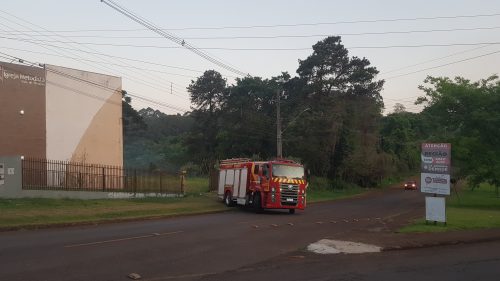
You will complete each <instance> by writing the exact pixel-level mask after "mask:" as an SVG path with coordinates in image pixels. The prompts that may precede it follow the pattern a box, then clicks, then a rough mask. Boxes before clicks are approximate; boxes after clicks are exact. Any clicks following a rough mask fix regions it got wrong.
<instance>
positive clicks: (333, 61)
mask: <svg viewBox="0 0 500 281" xmlns="http://www.w3.org/2000/svg"><path fill="white" fill-rule="evenodd" d="M377 74H378V70H377V69H376V68H375V67H374V66H371V64H370V62H369V61H368V60H367V59H366V58H358V57H350V56H349V54H348V51H347V49H346V48H345V47H344V46H343V45H342V42H341V39H340V37H328V38H326V39H324V40H322V41H320V42H318V43H317V44H315V45H314V46H313V53H312V54H311V55H310V56H309V57H307V58H306V59H304V60H299V67H298V69H297V76H295V77H292V76H291V75H290V74H289V73H281V74H279V75H277V76H275V77H272V78H270V79H264V78H261V77H252V76H247V77H244V78H238V79H236V82H235V83H234V84H232V85H229V84H228V83H227V81H226V80H225V79H224V78H223V77H222V76H221V74H220V73H218V72H217V71H214V70H208V71H206V72H205V73H204V74H203V75H202V76H200V77H199V78H198V79H196V80H195V81H192V82H191V84H190V85H189V87H188V91H189V93H190V98H191V102H192V105H193V110H192V111H191V112H189V113H187V114H186V115H184V116H180V115H165V114H163V113H161V112H159V111H156V110H153V109H151V108H147V109H142V110H140V111H138V112H135V111H134V110H133V109H132V108H131V107H130V105H129V104H128V103H129V102H130V101H129V100H126V101H125V102H124V105H125V106H124V118H125V121H126V122H124V124H125V129H124V134H125V159H126V163H127V165H130V166H142V167H145V166H150V167H151V168H156V167H158V168H161V169H166V170H171V171H174V170H177V169H180V168H183V169H188V170H189V171H190V172H192V173H197V174H206V173H208V171H209V170H210V168H211V167H213V165H214V164H215V163H216V162H217V160H218V159H224V158H231V157H251V158H254V159H269V158H272V157H274V156H275V155H276V136H277V133H276V111H277V102H278V100H279V101H280V111H281V116H282V124H283V125H282V132H283V154H284V156H285V157H289V158H290V157H291V158H294V159H299V160H300V161H301V162H302V163H304V164H305V165H306V167H307V168H308V169H309V170H310V172H311V174H312V175H316V176H320V177H326V178H329V179H330V180H332V181H336V182H338V183H341V182H344V183H351V184H356V185H360V186H374V185H377V184H380V182H381V181H382V179H384V178H386V177H388V176H393V175H398V174H403V173H416V172H418V171H419V163H420V156H419V152H420V144H421V142H424V141H434V142H451V143H452V150H453V163H454V169H453V173H454V175H453V176H454V177H456V178H468V179H470V182H471V183H472V184H473V185H477V184H479V183H481V182H485V181H487V182H489V183H491V184H493V185H495V186H499V185H500V174H499V173H500V161H499V160H498V157H496V156H497V155H499V153H500V149H499V148H498V146H496V144H497V143H498V141H497V140H498V139H499V138H500V130H499V128H500V83H499V82H498V79H497V77H496V76H493V77H490V78H488V79H486V80H483V81H479V82H471V81H468V80H466V79H464V78H456V79H454V80H452V79H449V78H433V77H429V78H428V79H427V80H426V81H424V83H425V85H423V86H421V89H422V91H423V96H422V97H420V98H419V99H418V100H417V101H416V102H417V103H422V104H424V105H425V109H424V110H423V111H422V112H420V113H410V112H407V111H406V110H405V108H404V106H402V105H397V106H396V107H395V108H394V112H393V113H391V114H388V115H386V116H383V114H382V112H383V110H384V104H383V99H382V97H381V95H380V92H381V90H382V88H383V85H384V81H383V80H377V79H376V76H377ZM278 98H279V99H278Z"/></svg>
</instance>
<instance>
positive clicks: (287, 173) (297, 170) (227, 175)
mask: <svg viewBox="0 0 500 281" xmlns="http://www.w3.org/2000/svg"><path fill="white" fill-rule="evenodd" d="M306 189H307V182H306V179H305V177H304V167H303V166H302V165H300V164H299V163H296V162H294V161H291V160H286V159H276V160H272V161H251V160H250V159H246V158H235V159H227V160H222V161H221V162H220V171H219V185H218V195H219V198H220V199H223V201H224V203H225V204H226V205H227V206H228V207H229V206H234V205H235V204H238V205H243V206H252V207H253V208H254V209H255V211H257V212H260V211H261V210H263V209H288V211H289V212H290V213H291V214H293V213H295V210H296V209H299V210H304V208H305V207H306Z"/></svg>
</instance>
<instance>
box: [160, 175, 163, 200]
mask: <svg viewBox="0 0 500 281" xmlns="http://www.w3.org/2000/svg"><path fill="white" fill-rule="evenodd" d="M161 174H162V172H161V171H160V194H161V193H163V187H162V182H161Z"/></svg>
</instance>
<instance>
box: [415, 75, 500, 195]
mask: <svg viewBox="0 0 500 281" xmlns="http://www.w3.org/2000/svg"><path fill="white" fill-rule="evenodd" d="M425 82H426V83H427V84H428V86H420V89H421V90H423V91H424V92H425V96H422V97H420V98H419V99H418V103H422V104H424V105H425V106H426V107H425V109H424V111H423V112H422V114H424V115H425V117H426V118H428V120H430V121H429V122H432V123H433V124H434V128H435V130H434V132H433V133H434V136H435V137H434V139H437V140H442V141H449V142H451V143H452V159H453V163H454V166H455V169H454V171H455V173H456V174H455V176H456V177H459V178H467V180H468V182H469V183H470V184H471V185H472V186H473V187H475V186H478V185H479V184H480V183H483V182H488V183H490V184H492V185H494V186H496V188H497V190H498V187H499V186H500V157H498V156H499V155H500V146H499V145H498V140H499V139H500V130H499V129H498V128H500V81H499V79H498V76H491V77H489V78H487V79H484V80H480V81H477V82H471V81H470V80H467V79H464V78H461V77H456V78H455V79H454V80H452V79H450V78H436V77H428V78H427V79H426V80H425ZM456 168H458V169H456Z"/></svg>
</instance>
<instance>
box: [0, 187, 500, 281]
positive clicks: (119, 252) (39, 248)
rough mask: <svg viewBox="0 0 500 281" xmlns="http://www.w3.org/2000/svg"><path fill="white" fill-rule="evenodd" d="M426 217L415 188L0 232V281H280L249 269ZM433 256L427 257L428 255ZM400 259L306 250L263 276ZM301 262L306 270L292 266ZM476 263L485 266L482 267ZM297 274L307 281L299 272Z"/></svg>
mask: <svg viewBox="0 0 500 281" xmlns="http://www.w3.org/2000/svg"><path fill="white" fill-rule="evenodd" d="M221 204H222V203H221ZM423 212H424V199H423V195H421V194H420V192H416V191H402V190H389V191H385V192H375V193H372V194H370V195H368V196H362V197H360V198H352V199H346V200H340V201H335V202H330V203H321V204H314V205H310V206H308V207H307V209H306V211H304V212H297V213H296V214H295V215H289V214H288V212H283V211H270V212H266V213H264V214H254V213H252V212H250V211H245V210H239V209H235V210H234V211H232V212H227V213H219V214H210V215H201V216H193V217H179V218H174V219H163V220H149V221H141V222H131V223H120V224H108V225H98V226H86V227H71V228H65V229H47V230H38V231H16V232H4V233H0V280H10V281H14V280H23V281H24V280H129V279H128V278H127V275H128V274H130V273H138V274H140V275H141V276H142V280H195V279H208V280H229V279H231V280H250V279H248V278H247V277H248V276H251V275H254V276H256V278H255V280H257V279H260V280H277V279H278V280H279V279H282V278H278V277H279V276H278V275H275V276H276V278H271V279H270V278H267V277H265V276H262V274H260V273H259V272H260V271H259V272H256V271H255V270H254V269H255V268H259V267H262V265H266V264H268V262H269V261H273V260H276V262H277V263H280V262H281V263H283V264H287V263H288V262H289V261H288V260H287V259H288V258H289V256H290V255H292V256H294V255H295V256H296V255H297V254H294V253H297V251H298V250H299V253H301V252H300V250H301V249H304V248H305V247H306V246H307V245H308V244H310V243H312V242H315V241H317V240H319V239H322V238H338V237H342V238H345V239H348V238H353V239H354V238H355V236H356V234H357V233H360V232H364V233H373V234H374V235H375V234H377V233H380V232H384V231H389V230H390V229H389V228H390V227H394V225H397V224H403V223H405V222H407V221H408V220H409V219H411V218H415V217H418V216H421V215H422V214H423ZM389 225H390V227H389ZM495 246H498V244H495ZM486 248H487V247H486ZM429 251H431V253H432V249H431V250H429ZM497 252H499V251H498V247H497ZM401 253H403V254H404V253H406V251H401ZM398 254H399V252H384V253H379V254H368V255H359V256H354V255H349V256H347V255H336V256H335V257H324V256H318V255H312V254H311V255H308V256H306V257H305V258H304V259H302V258H297V259H296V260H293V262H294V264H295V265H293V266H292V267H293V269H294V270H290V271H289V270H288V269H283V268H281V269H280V268H273V267H264V268H263V270H262V272H271V273H272V272H276V274H278V273H277V272H283V273H284V274H285V275H287V276H291V278H290V279H291V280H330V279H329V278H326V279H321V278H322V277H321V276H343V275H332V274H331V272H330V271H329V270H330V269H332V268H331V266H332V264H331V263H332V262H333V263H335V264H338V267H337V265H335V266H336V268H337V269H338V270H340V271H342V270H343V269H344V267H343V266H342V264H345V269H346V270H350V271H352V272H355V270H356V266H355V265H349V264H350V262H349V260H350V259H354V261H353V262H357V260H356V259H360V260H361V261H364V263H365V264H370V261H373V262H374V263H373V264H370V267H366V269H367V270H368V271H367V272H369V270H372V271H373V272H376V271H377V270H376V269H377V266H380V265H381V264H386V263H382V262H381V261H382V260H385V261H386V262H387V264H391V263H390V262H389V261H390V260H391V259H400V257H398V256H397V255H398ZM377 255H380V256H377ZM409 255H410V256H411V254H409ZM423 255H425V254H423ZM431 256H433V254H431ZM450 256H453V254H450ZM497 256H498V255H497ZM437 257H438V256H436V255H434V258H437ZM487 258H489V256H487ZM316 259H318V260H323V259H325V260H326V262H324V263H322V262H316V263H314V266H309V263H308V261H309V260H316ZM422 259H424V258H422ZM399 262H402V263H404V261H399ZM492 262H498V260H493V261H492ZM300 263H303V264H302V265H297V264H300ZM415 264H417V265H418V263H409V264H407V265H406V267H402V268H412V266H414V265H415ZM482 264H484V265H485V266H486V265H488V262H484V263H482ZM348 265H349V266H348ZM322 266H323V267H322ZM313 268H314V269H313ZM497 268H499V267H497ZM300 269H302V270H300ZM241 270H247V274H241V273H239V274H231V273H232V272H240V271H241ZM299 271H300V272H306V275H307V276H304V275H299V274H298V272H299ZM309 271H314V272H315V273H316V275H315V276H317V279H311V278H309V277H308V276H309V275H308V274H307V272H309ZM294 272H296V273H297V274H293V273H294ZM390 272H391V271H390V270H388V271H387V274H389V273H390ZM271 273H270V274H271ZM322 273H325V275H322ZM379 273H380V272H379ZM259 274H260V275H259ZM380 274H381V273H380ZM257 276H261V277H257ZM266 276H267V275H266ZM294 276H295V277H296V278H295V279H294V278H293V277H294ZM349 276H350V275H346V276H344V277H346V278H344V279H338V280H357V279H356V276H357V275H353V276H352V278H351V277H349ZM380 276H381V277H382V276H386V275H380ZM387 276H388V275H387ZM420 276H421V275H420ZM497 276H500V275H498V274H497ZM431 279H432V278H431ZM252 280H254V279H252ZM336 280H337V279H336ZM387 280H390V279H387ZM394 280H395V279H394ZM449 280H452V279H449ZM495 280H498V279H495Z"/></svg>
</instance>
